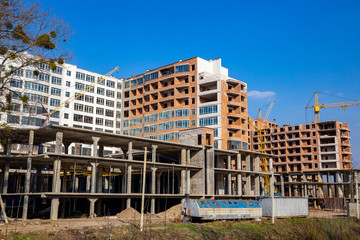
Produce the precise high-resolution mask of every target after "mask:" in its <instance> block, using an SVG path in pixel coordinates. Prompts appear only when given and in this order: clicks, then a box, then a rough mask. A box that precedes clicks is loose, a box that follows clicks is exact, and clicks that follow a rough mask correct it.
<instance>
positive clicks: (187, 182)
mask: <svg viewBox="0 0 360 240" xmlns="http://www.w3.org/2000/svg"><path fill="white" fill-rule="evenodd" d="M190 176H191V175H190V170H189V169H188V170H187V171H186V193H187V194H190V192H191V189H190V186H191V184H190Z"/></svg>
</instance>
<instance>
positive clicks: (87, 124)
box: [0, 63, 122, 133]
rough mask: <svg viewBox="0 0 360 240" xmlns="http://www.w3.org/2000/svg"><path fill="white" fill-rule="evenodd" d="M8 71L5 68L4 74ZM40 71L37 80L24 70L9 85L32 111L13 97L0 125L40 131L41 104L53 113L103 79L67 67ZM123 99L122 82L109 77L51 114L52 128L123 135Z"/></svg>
mask: <svg viewBox="0 0 360 240" xmlns="http://www.w3.org/2000/svg"><path fill="white" fill-rule="evenodd" d="M9 68H10V66H5V69H3V70H5V71H6V70H8V69H9ZM38 69H39V71H40V74H39V75H38V76H35V75H34V74H33V71H34V70H35V68H31V67H28V68H25V69H23V70H22V71H19V72H18V76H15V77H13V80H12V81H10V83H9V87H10V88H11V89H12V90H13V91H16V92H17V93H18V95H27V96H28V97H29V104H30V106H31V111H29V108H24V106H23V104H22V102H21V100H20V99H18V97H17V94H13V100H12V102H13V110H12V111H11V113H10V114H8V113H6V112H2V113H1V116H0V123H8V124H9V125H10V126H12V127H20V126H21V127H26V128H28V127H40V126H41V123H42V121H43V120H44V119H45V118H46V117H45V116H43V115H42V111H43V108H42V106H41V104H40V103H38V100H40V101H41V102H42V104H43V105H44V106H45V108H47V109H48V111H49V112H50V111H51V110H53V109H55V108H56V107H57V106H59V105H60V104H61V103H62V102H64V101H66V100H67V99H68V98H69V97H71V96H73V95H75V94H76V93H77V92H80V91H81V89H83V88H84V87H86V85H90V84H91V83H92V82H93V81H95V80H97V79H98V78H99V77H101V76H102V75H100V74H98V73H93V72H90V71H87V70H83V69H80V68H78V67H77V66H75V65H71V64H67V63H65V64H62V65H59V66H58V67H57V69H56V71H52V70H50V69H49V65H47V64H42V65H41V66H39V68H38ZM110 70H111V69H109V71H110ZM104 74H106V73H104ZM4 95H5V94H4V93H2V96H1V97H2V98H4ZM121 97H122V79H117V78H115V77H107V78H106V80H104V81H103V82H102V83H100V84H98V85H96V86H95V87H94V88H93V90H91V91H88V92H86V93H85V94H84V95H83V96H81V97H79V98H78V99H77V100H75V101H73V102H71V103H70V104H69V105H68V106H65V107H63V108H61V109H60V111H59V112H57V113H54V114H52V115H51V118H50V121H51V124H58V125H63V126H71V127H78V128H84V129H91V130H96V131H105V132H111V133H120V127H121V120H120V118H121V107H122V101H121Z"/></svg>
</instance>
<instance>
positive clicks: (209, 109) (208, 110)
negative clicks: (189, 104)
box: [200, 105, 218, 115]
mask: <svg viewBox="0 0 360 240" xmlns="http://www.w3.org/2000/svg"><path fill="white" fill-rule="evenodd" d="M217 111H218V106H217V105H211V106H206V107H200V115H205V114H211V113H217Z"/></svg>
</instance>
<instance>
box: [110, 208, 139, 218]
mask: <svg viewBox="0 0 360 240" xmlns="http://www.w3.org/2000/svg"><path fill="white" fill-rule="evenodd" d="M116 216H117V217H118V218H119V219H121V220H139V219H140V213H139V212H138V211H136V210H135V209H134V208H132V207H130V208H127V209H125V210H124V211H122V212H120V213H118V214H116Z"/></svg>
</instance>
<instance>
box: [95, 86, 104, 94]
mask: <svg viewBox="0 0 360 240" xmlns="http://www.w3.org/2000/svg"><path fill="white" fill-rule="evenodd" d="M96 93H97V94H99V95H105V89H104V88H101V87H98V88H97V89H96Z"/></svg>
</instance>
